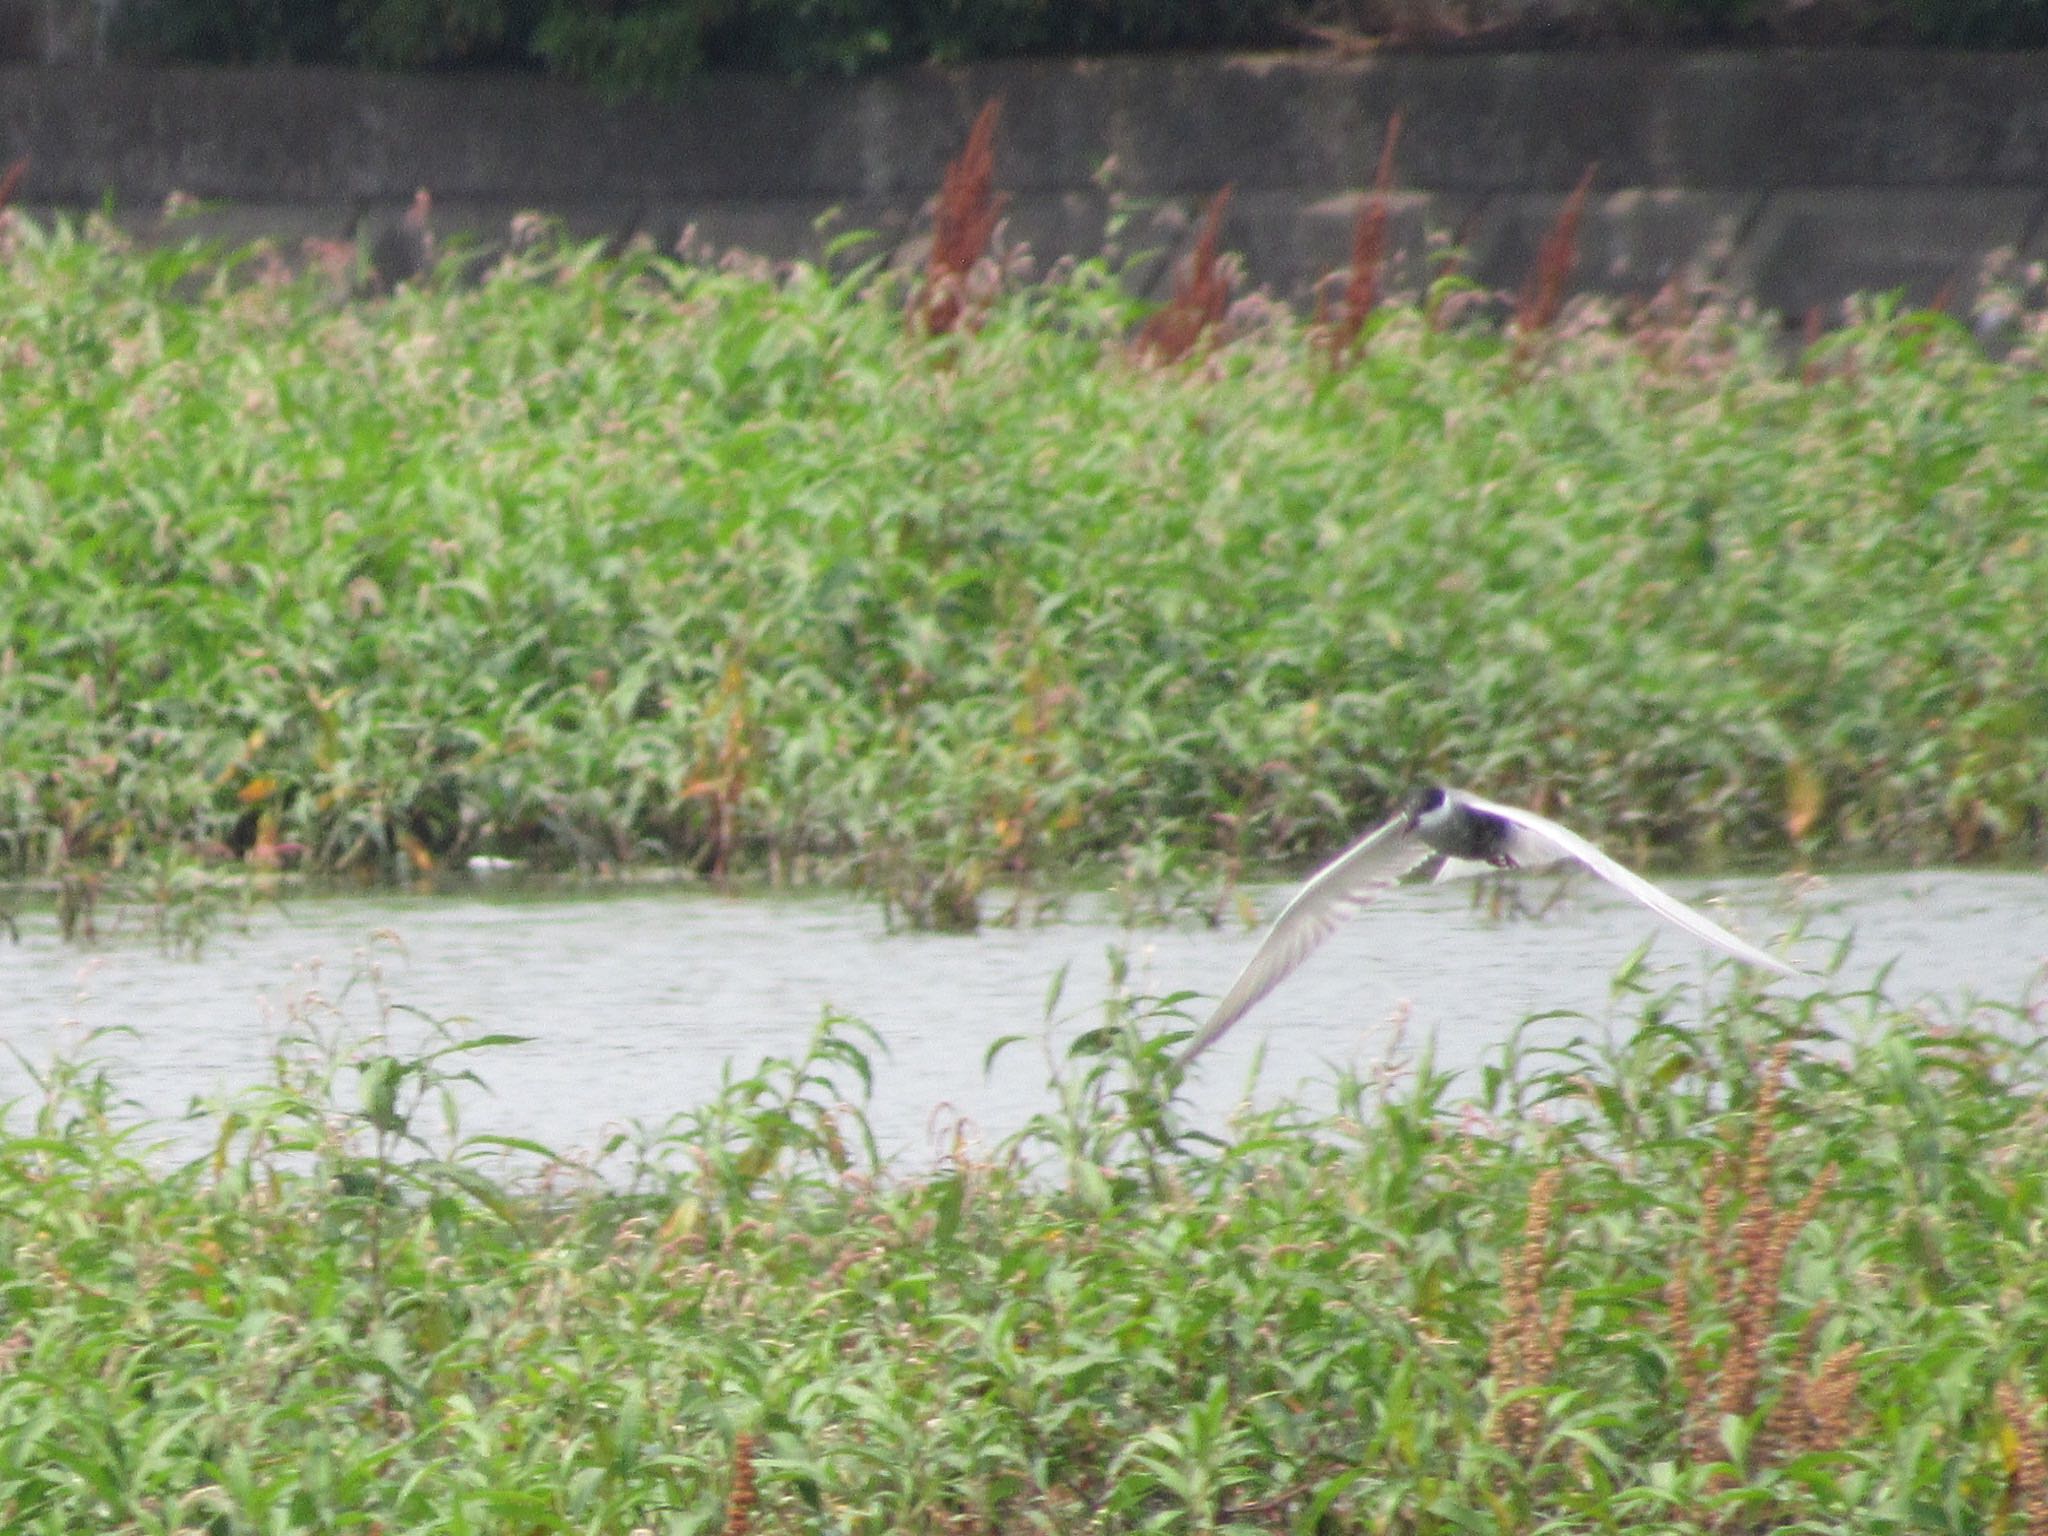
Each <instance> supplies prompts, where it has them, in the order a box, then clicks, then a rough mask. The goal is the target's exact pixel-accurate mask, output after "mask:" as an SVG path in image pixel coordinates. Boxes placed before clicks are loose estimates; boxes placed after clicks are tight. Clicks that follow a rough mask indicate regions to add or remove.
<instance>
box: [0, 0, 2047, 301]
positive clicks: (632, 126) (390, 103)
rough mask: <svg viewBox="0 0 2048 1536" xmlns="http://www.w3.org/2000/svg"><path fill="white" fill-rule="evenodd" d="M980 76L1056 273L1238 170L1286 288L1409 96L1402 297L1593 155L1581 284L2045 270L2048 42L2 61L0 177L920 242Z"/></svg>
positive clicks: (1496, 276) (1525, 239)
mask: <svg viewBox="0 0 2048 1536" xmlns="http://www.w3.org/2000/svg"><path fill="white" fill-rule="evenodd" d="M8 3H14V4H16V5H17V6H18V5H19V4H20V3H21V0H0V5H4V4H8ZM992 96H993V97H1000V98H1002V100H1003V102H1004V115H1003V122H1002V127H1001V131H1000V134H999V141H998V150H997V176H998V182H999V184H1000V185H1001V186H1002V187H1003V188H1004V189H1005V190H1006V191H1007V192H1008V193H1009V194H1010V197H1011V200H1012V201H1011V220H1010V227H1011V231H1012V233H1013V234H1014V235H1016V236H1017V237H1019V238H1022V239H1025V240H1028V241H1029V242H1030V243H1031V244H1032V246H1033V248H1034V250H1035V252H1036V253H1037V254H1038V256H1039V257H1040V259H1041V262H1048V261H1050V260H1051V259H1052V258H1054V257H1055V256H1057V255H1059V254H1062V253H1074V254H1080V255H1089V254H1094V253H1095V252H1097V251H1099V250H1101V249H1102V246H1103V241H1104V230H1105V227H1106V225H1107V224H1108V222H1109V221H1110V218H1111V216H1112V213H1113V212H1115V211H1116V208H1117V207H1119V206H1120V207H1121V208H1123V210H1124V211H1125V212H1126V213H1128V212H1130V210H1134V209H1135V210H1137V212H1136V215H1135V216H1133V217H1129V218H1128V219H1127V220H1126V223H1125V227H1124V229H1123V232H1122V234H1121V236H1120V244H1121V245H1122V247H1123V248H1124V249H1125V250H1127V251H1128V250H1132V249H1144V248H1154V249H1157V250H1159V251H1160V252H1161V253H1162V254H1161V257H1160V259H1158V260H1155V261H1154V262H1153V263H1152V264H1151V266H1150V267H1149V268H1148V269H1146V271H1148V272H1149V274H1150V280H1152V281H1154V282H1156V281H1158V280H1159V278H1160V275H1161V274H1162V273H1163V271H1164V268H1165V265H1166V261H1165V255H1166V254H1167V253H1170V251H1171V249H1172V248H1173V246H1174V244H1175V243H1176V241H1177V240H1180V239H1184V237H1185V231H1186V230H1187V229H1188V228H1189V227H1190V225H1191V223H1192V220H1193V216H1194V214H1195V213H1196V211H1197V210H1199V208H1200V206H1201V204H1202V203H1203V202H1204V201H1206V199H1207V198H1208V197H1209V196H1210V195H1212V194H1213V193H1214V191H1215V190H1216V189H1218V188H1219V187H1221V186H1223V185H1225V184H1231V185H1234V186H1235V187H1236V189H1237V191H1236V197H1235V199H1234V201H1233V204H1232V211H1231V217H1230V221H1229V224H1228V226H1227V239H1228V243H1229V244H1230V245H1231V246H1232V247H1234V248H1235V249H1236V250H1237V251H1238V252H1239V253H1240V254H1241V255H1242V257H1243V259H1244V262H1245V265H1246V267H1247V269H1248V271H1249V273H1250V275H1251V277H1252V278H1253V280H1254V281H1255V282H1257V283H1259V284H1261V285H1263V286H1265V287H1267V288H1269V289H1271V290H1272V291H1274V292H1276V293H1280V294H1283V295H1286V296H1289V297H1297V298H1298V297H1302V296H1303V295H1305V294H1306V293H1307V292H1308V291H1309V290H1310V288H1311V287H1312V285H1313V284H1314V283H1315V282H1316V281H1317V280H1318V279H1319V278H1321V277H1323V276H1324V275H1325V274H1327V273H1328V272H1330V271H1332V270H1333V269H1335V268H1337V267H1339V266H1341V265H1342V263H1343V261H1344V257H1345V253H1346V251H1347V249H1348V245H1349V239H1350V221H1351V218H1352V216H1353V214H1354V213H1355V211H1356V209H1357V207H1358V205H1359V201H1360V199H1361V197H1362V196H1363V194H1364V189H1365V188H1366V187H1367V185H1368V184H1369V182H1370V180H1371V177H1372V173H1373V169H1374V166H1375V163H1376V161H1377V157H1378V153H1379V146H1380V139H1381V135H1382V133H1383V132H1384V130H1385V124H1386V122H1387V119H1388V118H1389V116H1390V115H1391V114H1392V113H1394V112H1395V111H1397V110H1398V111H1399V112H1400V113H1402V115H1403V118H1404V122H1405V127H1404V130H1403V133H1402V138H1401V144H1400V151H1399V155H1398V161H1397V170H1398V185H1399V187H1400V189H1401V197H1400V199H1399V204H1398V209H1397V216H1396V219H1395V221H1394V231H1395V236H1396V240H1395V244H1396V252H1395V273H1394V277H1395V281H1396V282H1397V283H1399V282H1402V281H1406V282H1408V283H1410V284H1414V283H1418V282H1420V281H1421V280H1422V277H1423V275H1424V274H1425V271H1426V269H1427V256H1428V252H1429V250H1430V249H1431V247H1432V243H1433V244H1434V245H1435V246H1438V247H1440V246H1442V245H1443V244H1445V243H1455V244H1456V245H1458V246H1460V247H1461V248H1462V250H1463V251H1464V253H1465V257H1464V269H1465V270H1466V271H1467V272H1469V273H1470V274H1471V275H1473V276H1475V277H1477V278H1478V279H1479V280H1480V281H1481V282H1483V283H1486V284H1488V285H1492V286H1498V287H1501V288H1512V287H1515V286H1517V285H1519V284H1520V283H1521V281H1522V280H1523V278H1524V276H1525V274H1526V273H1527V271H1528V269H1529V266H1530V264H1531V262H1532V260H1533V256H1534V252H1535V249H1536V247H1537V245H1538V243H1539V242H1540V240H1541V238H1542V234H1543V232H1544V230H1545V229H1546V228H1547V227H1548V225H1549V222H1550V221H1551V219H1552V218H1553V217H1554V216H1555V214H1556V211H1557V209H1558V208H1559V206H1561V204H1562V201H1563V198H1564V196H1565V195H1566V193H1567V192H1568V190H1569V189H1570V187H1571V186H1572V185H1573V184H1574V183H1575V182H1576V181H1577V180H1578V178H1579V176H1580V175H1581V173H1582V172H1583V171H1584V170H1585V168H1586V167H1587V166H1588V165H1597V166H1598V171H1597V174H1596V180H1595V195H1594V197H1593V199H1592V202H1591V204H1590V206H1589V209H1588V212H1587V217H1586V221H1585V224H1584V226H1583V228H1582V233H1581V260H1580V265H1579V269H1578V272H1577V274H1576V280H1577V282H1578V284H1579V285H1580V286H1581V287H1587V288H1595V289H1601V290H1605V291H1610V292H1615V293H1623V294H1628V293H1635V294H1645V295H1646V294H1648V293H1651V292H1654V291H1655V290H1656V289H1657V288H1658V287H1660V286H1661V285H1662V284H1663V283H1664V282H1666V281H1668V280H1670V279H1671V278H1673V277H1675V276H1678V275H1680V274H1682V273H1690V274H1692V275H1695V276H1697V277H1699V278H1702V279H1704V280H1708V281H1714V282H1719V283H1724V284H1728V285H1732V286H1734V287H1736V288H1738V289H1740V290H1741V291H1745V292H1748V293H1751V294H1753V295H1755V296H1756V297H1757V298H1758V299H1759V300H1761V301H1762V302H1764V303H1766V304H1768V305H1772V306H1775V307H1778V308H1780V309H1782V310H1784V311H1786V312H1787V313H1788V314H1792V315H1804V314H1805V313H1806V312H1807V311H1808V310H1809V309H1810V308H1813V307H1820V308H1822V309H1823V310H1824V311H1825V310H1828V309H1829V308H1831V307H1832V306H1835V305H1838V304H1839V302H1840V301H1841V300H1842V299H1843V298H1844V297H1845V296H1846V295H1847V294H1849V293H1851V292H1854V291H1860V290H1883V289H1890V288H1896V287H1902V288H1904V289H1905V290H1906V292H1907V295H1908V298H1909V299H1910V300H1912V301H1915V302H1925V301H1927V300H1930V299H1932V298H1934V297H1935V296H1936V295H1937V294H1940V293H1943V292H1944V291H1946V292H1947V293H1949V294H1951V295H1954V296H1956V297H1958V298H1967V296H1968V292H1969V289H1970V286H1971V283H1972V281H1973V279H1974V277H1975V276H1976V274H1977V272H1978V271H1979V270H1980V268H1981V266H1982V264H1983V262H1984V260H1985V259H1986V257H1987V256H1989V255H1990V254H1991V253H1992V252H1994V251H1997V250H2000V249H2008V250H2013V251H2017V252H2019V253H2022V254H2034V255H2038V254H2043V248H2044V233H2043V228H2044V218H2048V54H2027V53H2018V54H1965V53H1932V52H1916V51H1906V50H1897V51H1887V50H1875V51H1846V50H1838V51H1796V50H1795V51H1772V52H1758V53H1741V52H1712V53H1708V52H1691V53H1689V52H1682V51H1637V52H1612V53H1555V54H1520V55H1517V54H1502V55H1478V54H1465V55H1458V56H1439V57H1428V56H1422V55H1389V56H1383V57H1372V58H1366V59H1345V60H1336V59H1326V58H1317V57H1304V56H1285V57H1250V58H1245V57H1240V58H1174V59H1150V60H1114V61H1089V62H1078V63H1077V62H1022V63H1009V64H1000V65H987V66H977V67H971V68H962V69H943V70H942V69H921V70H910V71H903V72H900V73H896V74H892V75H888V76H884V77H880V78H875V79H869V80H861V81H843V80H816V81H808V82H804V83H801V84H795V85H792V84H788V83H784V82H779V81H770V80H763V79H754V78H716V79H708V80H704V81H701V82H698V83H696V84H695V85H694V86H693V87H692V88H691V89H690V90H689V91H688V92H687V93H686V94H685V95H684V96H683V97H682V98H681V99H679V100H677V101H673V102H667V103H634V104H624V105H619V104H607V103H605V102H602V101H599V100H597V99H594V98H593V97H591V96H589V95H587V94H586V93H583V92H581V91H579V90H577V89H575V88H573V87H570V86H566V85H563V84H561V83H559V82H554V81H547V80H540V79H534V78H529V77H512V76H442V77H419V78H410V77H406V78H401V77H389V76H377V75H368V74H357V73H353V72H349V71H341V70H327V69H248V70H225V69H224V70H205V69H134V68H122V67H102V66H94V65H90V64H78V65H11V66H0V163H4V162H5V161H6V160H10V159H12V158H13V157H14V156H16V155H21V154H26V155H29V156H31V157H32V161H33V169H32V172H31V176H30V180H29V182H28V183H27V185H26V186H25V188H24V193H23V200H24V202H25V203H27V204H28V205H29V206H31V207H35V206H42V207H47V208H84V207H92V206H98V205H100V204H101V203H102V202H103V201H105V200H109V199H111V201H112V202H113V203H114V204H115V206H116V207H117V209H119V210H120V212H121V215H122V216H123V217H124V218H125V219H127V220H129V221H130V222H131V223H132V224H134V225H135V226H136V227H138V228H140V229H142V230H144V231H145V232H148V231H150V230H152V229H153V228H154V227H155V220H156V217H157V210H158V209H159V208H160V207H161V206H162V204H163V202H164V200H165V199H166V198H167V197H168V196H169V195H170V194H172V193H174V192H177V193H183V194H185V195H186V196H188V197H192V198H198V199H201V200H204V201H205V202H207V203H209V204H211V205H214V206H212V207H211V208H209V209H208V210H207V211H206V212H205V213H203V214H202V215H201V216H200V217H199V218H198V220H196V221H194V222H190V223H184V224H181V225H179V226H178V228H179V229H182V230H185V231H188V232H192V231H203V232H208V233H217V234H219V235H221V236H223V237H229V238H236V239H244V238H249V237H251V236H254V235H257V234H263V233H269V234H274V235H276V236H278V237H280V238H281V239H283V240H285V241H286V242H296V241H298V240H299V239H301V238H303V237H305V236H308V235H314V236H319V237H322V238H327V239H335V238H342V237H345V236H348V235H350V234H352V233H358V232H361V233H364V234H366V235H368V236H369V237H371V238H372V239H374V237H375V235H376V233H377V232H378V231H379V230H380V229H387V228H389V227H390V226H391V225H392V224H393V223H395V221H396V220H397V219H398V217H399V216H400V215H401V214H402V213H403V210H404V209H405V207H406V206H407V205H408V204H409V203H410V201H411V199H412V195H413V192H414V190H415V189H416V188H418V187H422V186H424V187H427V188H429V189H431V190H432V192H433V194H434V199H435V223H436V227H437V229H439V230H441V231H443V232H451V231H454V230H457V229H462V230H469V231H472V232H476V233H479V234H485V235H493V236H494V235H496V234H497V233H499V232H500V231H502V230H503V229H504V228H505V226H506V225H507V223H508V222H509V220H510V218H511V216H512V215H513V214H514V213H515V212H518V211H520V210H525V209H536V210H541V211H544V212H547V213H551V214H554V215H556V216H558V217H559V218H561V219H562V220H563V221H564V222H565V223H566V224H567V225H568V226H569V227H570V228H571V229H572V230H575V231H576V232H578V233H582V234H592V235H596V234H606V235H612V236H616V237H619V238H625V237H627V236H631V235H636V234H638V235H644V236H646V237H648V238H650V239H652V240H654V241H656V242H658V243H662V244H668V243H671V242H673V241H674V240H675V239H676V237H677V235H678V234H679V233H680V232H681V231H682V230H683V229H685V228H686V227H694V229H695V230H696V232H697V234H698V236H699V237H700V238H701V239H703V240H706V241H708V242H710V243H712V244H715V245H733V246H740V247H744V248H747V249H751V250H755V251H758V252H760V253H762V254H765V255H769V256H776V257H784V256H795V255H806V254H814V253H816V252H817V251H818V250H819V249H821V247H822V244H823V242H824V241H825V240H826V239H828V238H830V236H831V235H832V234H834V233H837V232H840V231H843V230H845V229H847V228H868V229H872V230H875V231H877V232H878V233H880V235H881V236H882V237H883V238H884V239H885V240H886V241H888V242H891V243H904V244H907V243H911V242H914V241H915V240H916V238H917V235H918V232H919V230H920V228H921V227H922V222H923V213H922V211H923V209H924V206H925V204H926V201H927V199H928V198H929V196H930V194H931V192H932V189H933V188H935V187H936V186H937V184H938V181H939V176H940V173H941V170H942V168H943V166H944V164H945V162H946V160H947V158H948V157H949V156H950V155H952V154H953V153H954V152H955V151H956V150H957V149H958V147H959V145H960V143H961V141H962V139H963V138H964V137H965V134H966V129H967V125H968V123H969V122H970V121H971V120H972V118H973V115H974V113H975V112H976V111H977V110H978V109H979V107H980V105H981V104H982V102H983V101H985V100H987V99H988V98H990V97H992ZM1113 199H1114V200H1115V202H1114V203H1113ZM828 209H834V210H837V213H836V215H835V217H834V221H833V222H832V224H831V225H830V226H829V228H828V229H826V230H825V231H824V232H821V231H820V229H819V227H818V221H819V217H820V215H821V214H823V213H825V212H826V210H828Z"/></svg>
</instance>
